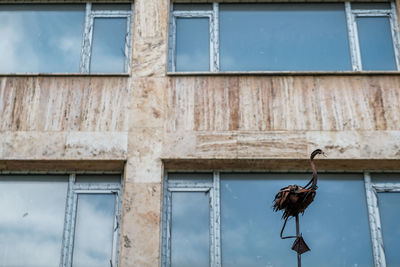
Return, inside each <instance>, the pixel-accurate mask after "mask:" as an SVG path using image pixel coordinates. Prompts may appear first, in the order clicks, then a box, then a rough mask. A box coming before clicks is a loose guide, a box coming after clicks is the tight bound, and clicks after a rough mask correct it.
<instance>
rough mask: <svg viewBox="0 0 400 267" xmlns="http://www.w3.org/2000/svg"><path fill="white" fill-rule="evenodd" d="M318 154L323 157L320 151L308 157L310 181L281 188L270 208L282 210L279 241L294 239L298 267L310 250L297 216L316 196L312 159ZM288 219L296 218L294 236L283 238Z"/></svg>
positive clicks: (315, 180) (316, 176) (316, 180)
mask: <svg viewBox="0 0 400 267" xmlns="http://www.w3.org/2000/svg"><path fill="white" fill-rule="evenodd" d="M318 154H322V155H325V154H324V152H323V151H322V150H321V149H316V150H314V151H313V152H312V153H311V156H310V163H311V168H312V171H313V177H312V178H311V180H310V181H309V182H308V183H307V184H306V185H305V186H304V187H302V186H299V185H289V186H287V187H284V188H281V190H279V192H278V194H276V196H275V199H274V201H273V202H274V204H273V206H272V208H273V209H274V211H278V210H283V215H282V219H285V222H284V223H283V226H282V230H281V233H280V237H281V239H287V238H296V240H295V241H294V242H293V245H292V250H294V251H296V252H297V266H298V267H301V254H303V253H305V252H307V251H310V248H309V247H308V246H307V244H306V242H305V241H304V239H303V236H302V234H301V233H300V223H299V214H300V213H302V214H304V211H305V210H306V209H307V207H308V206H309V205H310V204H311V203H312V202H313V201H314V198H315V195H316V194H317V192H316V190H317V188H318V186H317V182H318V175H317V170H316V168H315V164H314V157H315V156H316V155H318ZM290 217H295V218H296V235H295V236H283V231H284V230H285V227H286V223H287V220H288V219H289V218H290Z"/></svg>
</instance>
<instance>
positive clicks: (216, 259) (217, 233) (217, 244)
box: [211, 171, 221, 267]
mask: <svg viewBox="0 0 400 267" xmlns="http://www.w3.org/2000/svg"><path fill="white" fill-rule="evenodd" d="M213 176H214V178H213V182H214V185H213V189H212V192H213V198H212V201H213V202H212V213H213V214H212V215H213V216H212V217H213V220H212V230H213V235H212V237H213V240H212V243H211V244H212V254H211V256H212V261H213V264H212V265H211V266H213V267H214V266H215V267H220V266H221V210H220V176H219V172H218V171H215V172H214V174H213Z"/></svg>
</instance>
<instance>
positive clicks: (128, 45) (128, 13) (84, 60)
mask: <svg viewBox="0 0 400 267" xmlns="http://www.w3.org/2000/svg"><path fill="white" fill-rule="evenodd" d="M133 14H134V5H133V4H131V10H115V11H114V10H112V11H111V10H92V3H90V2H88V3H86V15H85V27H84V34H83V41H82V49H81V61H80V67H79V70H80V72H81V73H92V72H90V61H91V52H92V41H93V26H94V20H95V19H96V18H126V35H125V63H124V73H130V71H131V53H132V52H131V51H132V18H133ZM116 73H118V72H116ZM107 74H112V73H107Z"/></svg>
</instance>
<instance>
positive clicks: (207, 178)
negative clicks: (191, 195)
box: [168, 173, 213, 183]
mask: <svg viewBox="0 0 400 267" xmlns="http://www.w3.org/2000/svg"><path fill="white" fill-rule="evenodd" d="M212 178H213V174H212V173H168V181H169V182H191V183H207V182H210V183H211V182H212Z"/></svg>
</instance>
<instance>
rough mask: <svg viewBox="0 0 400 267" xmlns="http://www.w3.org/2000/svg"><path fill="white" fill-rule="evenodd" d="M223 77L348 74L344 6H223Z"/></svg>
mask: <svg viewBox="0 0 400 267" xmlns="http://www.w3.org/2000/svg"><path fill="white" fill-rule="evenodd" d="M220 56H221V57H220V62H221V69H222V70H225V71H241V70H242V71H257V70H258V71H260V70H273V71H281V70H282V71H283V70H294V71H295V70H303V71H311V70H321V71H324V70H325V71H326V70H351V61H350V52H349V44H348V33H347V26H346V16H345V11H344V5H343V4H293V3H291V4H247V5H241V4H221V5H220Z"/></svg>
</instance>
